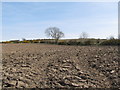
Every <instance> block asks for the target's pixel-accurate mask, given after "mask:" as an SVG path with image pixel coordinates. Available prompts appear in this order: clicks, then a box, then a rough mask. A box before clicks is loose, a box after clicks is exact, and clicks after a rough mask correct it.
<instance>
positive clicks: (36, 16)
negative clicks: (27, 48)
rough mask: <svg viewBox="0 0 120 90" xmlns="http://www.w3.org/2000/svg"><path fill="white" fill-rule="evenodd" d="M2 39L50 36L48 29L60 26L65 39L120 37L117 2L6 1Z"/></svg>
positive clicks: (3, 5)
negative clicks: (46, 34)
mask: <svg viewBox="0 0 120 90" xmlns="http://www.w3.org/2000/svg"><path fill="white" fill-rule="evenodd" d="M2 10H3V11H2V15H3V16H2V23H3V25H2V26H3V34H2V35H3V40H13V39H19V40H20V39H21V38H26V39H35V38H47V37H46V36H45V33H44V31H45V29H46V28H48V27H54V26H55V27H58V28H60V30H61V31H63V32H64V33H65V37H64V38H79V35H80V33H81V32H87V33H88V34H89V37H90V38H106V37H109V36H111V35H112V36H114V37H117V34H118V3H117V2H101V3H100V2H96V3H95V2H31V3H30V2H16V3H15V2H4V3H3V4H2Z"/></svg>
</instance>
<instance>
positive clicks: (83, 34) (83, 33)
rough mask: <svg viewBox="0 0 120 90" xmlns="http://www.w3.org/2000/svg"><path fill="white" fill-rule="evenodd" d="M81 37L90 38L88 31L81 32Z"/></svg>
mask: <svg viewBox="0 0 120 90" xmlns="http://www.w3.org/2000/svg"><path fill="white" fill-rule="evenodd" d="M80 38H82V39H86V38H88V34H87V33H86V32H82V33H81V34H80Z"/></svg>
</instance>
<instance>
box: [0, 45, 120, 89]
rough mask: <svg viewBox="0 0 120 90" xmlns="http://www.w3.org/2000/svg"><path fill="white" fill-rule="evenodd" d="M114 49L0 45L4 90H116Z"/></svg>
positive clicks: (110, 47)
mask: <svg viewBox="0 0 120 90" xmlns="http://www.w3.org/2000/svg"><path fill="white" fill-rule="evenodd" d="M118 61H119V57H118V47H117V46H64V45H63V46H62V45H48V44H2V63H3V83H2V87H3V88H21V87H24V88H55V87H57V88H119V82H118V81H119V79H120V76H118V70H119V67H118Z"/></svg>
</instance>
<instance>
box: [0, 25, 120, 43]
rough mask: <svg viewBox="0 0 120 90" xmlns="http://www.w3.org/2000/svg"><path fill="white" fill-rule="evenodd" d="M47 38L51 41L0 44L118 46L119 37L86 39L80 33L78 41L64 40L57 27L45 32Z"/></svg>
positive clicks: (12, 41) (17, 41)
mask: <svg viewBox="0 0 120 90" xmlns="http://www.w3.org/2000/svg"><path fill="white" fill-rule="evenodd" d="M45 34H46V36H47V37H49V38H51V39H36V40H26V39H25V38H23V39H22V41H20V40H11V41H5V42H2V43H47V44H58V45H120V35H119V39H115V38H114V37H113V36H110V37H109V39H90V38H88V36H89V35H88V33H86V32H82V33H81V34H80V37H79V39H64V40H60V38H63V37H64V36H65V34H64V33H63V32H62V31H61V30H60V29H59V28H58V27H49V28H47V29H46V30H45Z"/></svg>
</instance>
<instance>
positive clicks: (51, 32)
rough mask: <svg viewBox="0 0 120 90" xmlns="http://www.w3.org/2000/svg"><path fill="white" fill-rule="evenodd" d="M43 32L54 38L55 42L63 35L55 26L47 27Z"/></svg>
mask: <svg viewBox="0 0 120 90" xmlns="http://www.w3.org/2000/svg"><path fill="white" fill-rule="evenodd" d="M45 34H46V35H47V36H48V37H52V39H55V43H57V42H58V40H59V39H60V38H62V37H64V33H63V32H62V31H60V29H59V28H57V27H49V28H47V29H46V30H45Z"/></svg>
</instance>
